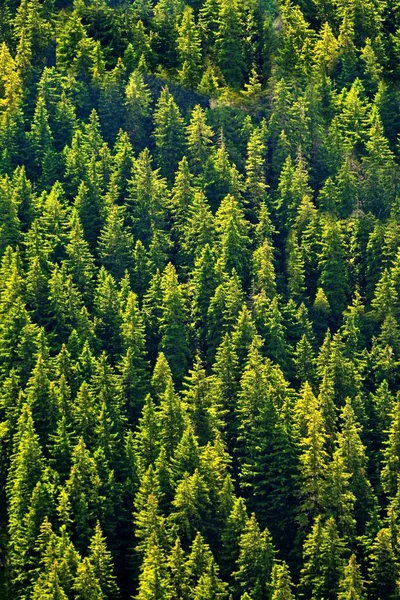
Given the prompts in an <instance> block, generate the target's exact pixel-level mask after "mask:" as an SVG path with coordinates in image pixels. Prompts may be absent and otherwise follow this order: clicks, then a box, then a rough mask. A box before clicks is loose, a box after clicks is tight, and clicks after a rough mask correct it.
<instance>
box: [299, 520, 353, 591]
mask: <svg viewBox="0 0 400 600" xmlns="http://www.w3.org/2000/svg"><path fill="white" fill-rule="evenodd" d="M344 551H345V547H344V544H343V541H342V540H341V538H340V537H339V535H338V532H337V528H336V523H335V520H334V519H332V518H331V519H328V520H327V521H326V522H325V523H324V522H323V520H322V518H321V516H318V517H317V518H316V520H315V523H314V525H313V528H312V531H311V532H310V534H309V535H308V537H307V538H306V540H305V542H304V547H303V556H304V566H303V568H302V570H301V572H300V583H299V587H300V590H301V594H302V596H303V597H304V596H305V597H315V598H327V599H329V598H331V599H332V600H333V599H334V598H337V594H338V591H339V582H340V579H341V577H342V573H343V567H344V564H343V562H344V561H343V554H344Z"/></svg>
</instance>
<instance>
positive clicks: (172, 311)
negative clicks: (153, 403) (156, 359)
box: [160, 263, 189, 381]
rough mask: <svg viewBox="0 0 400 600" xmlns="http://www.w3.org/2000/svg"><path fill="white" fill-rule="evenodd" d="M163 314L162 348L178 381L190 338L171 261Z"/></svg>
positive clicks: (165, 281) (164, 279) (164, 287)
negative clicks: (188, 337)
mask: <svg viewBox="0 0 400 600" xmlns="http://www.w3.org/2000/svg"><path fill="white" fill-rule="evenodd" d="M161 286H162V292H163V299H162V314H161V318H160V333H161V341H160V349H161V350H162V351H163V352H164V354H165V357H166V359H167V360H168V363H169V365H170V367H171V371H172V373H173V375H174V376H175V377H176V379H177V381H181V380H182V377H183V375H184V373H185V371H186V365H187V360H188V353H189V348H188V340H187V333H186V325H185V306H184V301H183V295H182V291H181V287H180V285H179V282H178V277H177V274H176V270H175V268H174V266H173V265H172V264H171V263H169V264H168V265H167V267H166V269H165V271H164V274H163V277H162V281H161Z"/></svg>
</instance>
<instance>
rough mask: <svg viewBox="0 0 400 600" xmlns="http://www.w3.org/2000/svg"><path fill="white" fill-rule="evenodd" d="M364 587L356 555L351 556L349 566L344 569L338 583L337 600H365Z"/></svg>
mask: <svg viewBox="0 0 400 600" xmlns="http://www.w3.org/2000/svg"><path fill="white" fill-rule="evenodd" d="M366 597H367V596H366V593H365V585H364V581H363V580H362V578H361V573H360V567H359V566H358V564H357V559H356V555H355V554H352V555H351V557H350V560H349V564H348V565H347V566H346V567H345V568H344V572H343V577H342V580H341V582H340V592H339V595H338V599H339V600H365V598H366Z"/></svg>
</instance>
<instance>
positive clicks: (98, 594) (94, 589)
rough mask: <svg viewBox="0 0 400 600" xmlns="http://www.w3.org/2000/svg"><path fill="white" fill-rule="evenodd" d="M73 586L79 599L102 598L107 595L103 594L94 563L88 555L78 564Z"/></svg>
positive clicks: (100, 599)
mask: <svg viewBox="0 0 400 600" xmlns="http://www.w3.org/2000/svg"><path fill="white" fill-rule="evenodd" d="M73 587H74V591H75V597H76V599H77V600H102V599H103V598H105V597H106V596H104V595H103V592H102V590H101V587H100V583H99V581H98V579H97V577H96V575H95V572H94V568H93V565H92V564H91V562H90V559H89V558H88V557H86V558H84V559H83V561H82V562H81V563H80V565H78V571H77V574H76V578H75V581H74V586H73Z"/></svg>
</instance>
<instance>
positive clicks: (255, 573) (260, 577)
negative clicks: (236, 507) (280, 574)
mask: <svg viewBox="0 0 400 600" xmlns="http://www.w3.org/2000/svg"><path fill="white" fill-rule="evenodd" d="M273 562H274V548H273V545H272V541H271V536H270V533H269V531H268V530H267V529H265V530H264V531H260V528H259V525H258V523H257V520H256V517H255V515H254V514H252V516H251V517H250V518H249V519H248V521H247V522H246V524H245V527H244V530H243V533H242V535H241V536H240V541H239V557H238V559H237V561H236V570H235V572H234V573H233V578H234V580H235V588H236V590H237V593H240V592H241V591H242V590H245V591H246V590H249V592H250V594H251V596H252V598H255V599H257V598H260V600H261V599H262V598H265V597H267V590H268V587H269V584H270V582H271V574H272V567H273Z"/></svg>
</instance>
